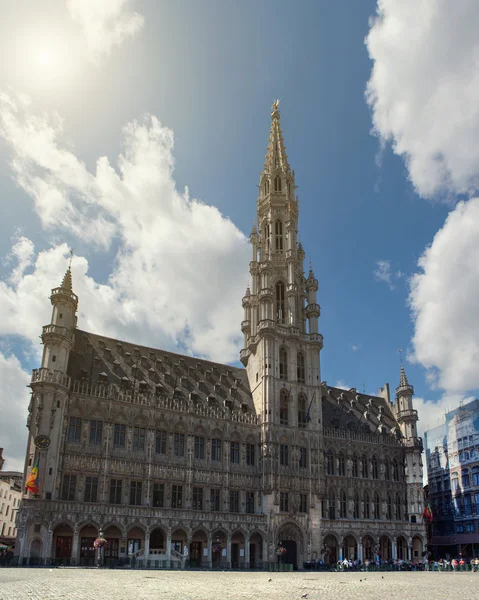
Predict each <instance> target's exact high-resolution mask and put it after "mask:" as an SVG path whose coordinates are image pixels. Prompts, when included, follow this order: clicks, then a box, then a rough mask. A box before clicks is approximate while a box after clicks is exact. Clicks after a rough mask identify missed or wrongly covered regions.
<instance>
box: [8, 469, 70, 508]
mask: <svg viewBox="0 0 479 600" xmlns="http://www.w3.org/2000/svg"><path fill="white" fill-rule="evenodd" d="M76 485H77V476H76V475H63V484H62V500H70V501H71V500H75V492H76ZM7 509H8V506H7Z"/></svg>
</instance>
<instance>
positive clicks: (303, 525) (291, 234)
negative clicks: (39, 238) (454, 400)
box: [16, 103, 425, 567]
mask: <svg viewBox="0 0 479 600" xmlns="http://www.w3.org/2000/svg"><path fill="white" fill-rule="evenodd" d="M271 116H272V122H271V131H270V137H269V142H268V148H267V153H266V160H265V165H264V170H263V172H262V173H261V177H260V182H259V183H260V185H259V197H258V203H257V226H255V227H254V228H253V232H252V234H251V238H250V239H251V245H252V260H251V263H250V274H251V288H250V287H248V289H247V290H246V295H245V296H244V298H243V307H244V320H243V322H242V323H241V330H242V332H243V334H244V347H243V349H242V350H241V352H240V358H241V362H242V363H243V364H244V365H245V367H246V369H242V368H237V367H232V366H229V365H222V364H217V363H213V362H209V361H207V360H203V359H199V358H193V357H191V356H181V355H178V354H174V353H172V352H165V351H162V350H157V349H154V348H146V347H143V346H139V345H136V344H134V343H131V342H124V341H119V340H114V339H111V338H108V337H105V336H102V335H99V334H94V333H89V332H86V331H82V330H80V329H78V327H77V322H76V316H75V315H76V311H77V307H78V298H77V296H76V295H75V294H74V292H73V286H72V277H71V271H70V269H68V271H67V273H66V275H65V277H64V279H63V282H62V284H61V286H60V287H58V288H55V289H54V290H52V295H51V302H52V304H53V314H52V319H51V323H50V324H48V325H46V326H45V327H44V328H43V332H42V341H43V344H44V351H43V358H42V364H41V368H40V369H37V370H34V371H33V375H32V380H31V388H32V399H31V403H30V407H29V415H28V422H27V426H28V429H29V438H28V447H27V455H26V463H25V475H28V474H29V472H30V470H31V468H32V466H33V465H34V464H36V461H37V459H39V478H38V485H39V489H40V494H39V495H38V497H32V496H31V494H30V493H26V494H25V496H24V500H23V502H22V506H21V510H20V515H19V519H18V526H19V531H20V534H19V543H18V544H17V548H16V554H17V556H19V557H20V560H21V561H26V560H38V559H39V558H41V559H45V560H48V559H57V560H60V561H65V562H68V561H71V562H74V563H88V562H91V561H93V560H94V550H93V541H94V539H95V537H96V536H97V535H98V534H99V533H100V532H101V533H103V534H104V536H105V537H106V538H107V540H108V546H107V547H106V553H105V556H106V558H107V559H110V560H122V559H125V558H126V557H127V556H128V555H131V554H135V556H136V557H137V559H138V560H140V561H144V560H150V561H153V563H152V564H155V562H154V561H158V562H159V561H170V562H173V563H174V562H177V563H178V562H179V561H180V557H181V556H182V555H183V554H184V552H185V547H187V550H188V553H189V559H190V560H191V561H192V564H202V565H204V566H221V567H228V566H229V565H232V566H237V565H239V564H241V566H243V567H245V566H246V567H260V566H262V565H263V563H266V562H269V561H277V560H278V554H277V552H278V549H279V547H280V546H282V547H283V548H285V549H286V554H284V556H282V557H281V560H282V561H283V562H287V563H293V564H295V565H299V566H301V565H302V563H303V562H304V561H306V560H315V559H318V560H319V559H325V560H327V561H333V560H336V559H337V558H339V557H340V556H342V557H351V558H359V559H361V560H366V559H373V558H374V557H375V556H376V555H378V554H380V555H381V556H382V558H383V559H394V558H402V559H408V558H412V559H415V560H420V558H421V554H422V552H423V550H424V544H425V528H424V525H423V523H422V512H423V492H422V461H421V453H422V441H421V439H420V438H419V437H417V431H416V422H417V411H415V410H414V408H413V401H412V396H413V388H412V386H410V385H409V384H408V381H407V378H406V374H405V372H404V369H403V368H402V367H401V372H400V382H399V386H398V387H397V388H396V399H395V402H394V403H393V402H392V401H391V398H390V395H389V387H388V385H386V386H385V387H384V388H383V389H381V390H380V393H379V396H377V397H376V396H375V397H371V396H369V395H366V394H361V393H358V392H357V391H356V390H355V389H351V390H349V391H345V390H342V389H337V388H334V387H331V386H328V385H327V384H326V383H325V382H323V383H321V374H320V351H321V350H322V347H323V337H322V335H321V334H320V333H319V330H318V318H319V314H320V307H319V305H318V304H317V303H316V293H317V290H318V281H317V280H316V278H315V277H314V274H313V271H312V270H310V271H309V275H308V277H307V278H305V277H304V274H303V270H304V269H303V263H304V257H305V255H304V251H303V249H302V247H301V244H300V243H299V242H298V240H297V231H298V199H297V198H296V197H295V189H296V186H295V177H294V171H291V169H290V167H289V164H288V159H287V156H286V151H285V147H284V143H283V137H282V133H281V128H280V121H279V118H280V116H279V110H278V106H277V103H275V104H274V105H273V110H272V115H271Z"/></svg>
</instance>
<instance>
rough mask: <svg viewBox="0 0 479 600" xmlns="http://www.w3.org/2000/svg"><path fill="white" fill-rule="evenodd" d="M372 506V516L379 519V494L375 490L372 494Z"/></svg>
mask: <svg viewBox="0 0 479 600" xmlns="http://www.w3.org/2000/svg"><path fill="white" fill-rule="evenodd" d="M373 507H374V518H375V519H380V518H381V515H380V512H379V494H378V493H377V492H376V493H375V494H374V503H373Z"/></svg>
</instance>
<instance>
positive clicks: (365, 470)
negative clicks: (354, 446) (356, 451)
mask: <svg viewBox="0 0 479 600" xmlns="http://www.w3.org/2000/svg"><path fill="white" fill-rule="evenodd" d="M367 476H368V459H367V458H366V457H365V456H363V457H362V459H361V477H364V479H367Z"/></svg>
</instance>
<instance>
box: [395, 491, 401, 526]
mask: <svg viewBox="0 0 479 600" xmlns="http://www.w3.org/2000/svg"><path fill="white" fill-rule="evenodd" d="M395 505H396V506H395V511H394V512H395V513H396V515H395V516H396V520H397V521H400V520H401V498H400V497H399V494H396V502H395Z"/></svg>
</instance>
